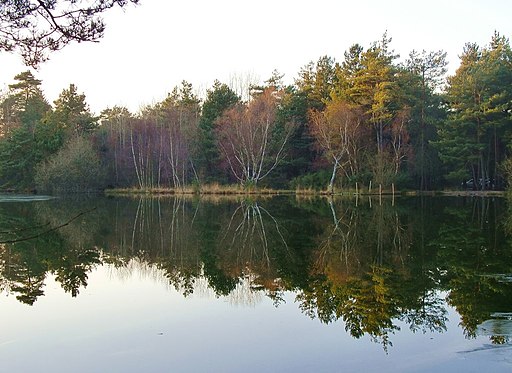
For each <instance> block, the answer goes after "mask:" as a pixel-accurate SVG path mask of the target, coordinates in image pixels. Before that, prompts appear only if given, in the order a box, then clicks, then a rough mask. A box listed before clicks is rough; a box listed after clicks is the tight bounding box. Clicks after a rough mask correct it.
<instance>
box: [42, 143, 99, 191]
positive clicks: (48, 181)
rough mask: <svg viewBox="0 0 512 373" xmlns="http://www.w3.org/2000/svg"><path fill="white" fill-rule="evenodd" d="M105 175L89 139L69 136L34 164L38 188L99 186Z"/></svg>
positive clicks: (64, 188) (91, 188) (78, 189)
mask: <svg viewBox="0 0 512 373" xmlns="http://www.w3.org/2000/svg"><path fill="white" fill-rule="evenodd" d="M104 179H105V178H104V175H103V172H102V170H101V167H100V160H99V157H98V155H97V154H96V152H95V151H94V149H93V147H92V144H91V143H90V141H89V140H87V139H86V138H83V137H75V138H73V139H71V140H70V141H69V142H68V143H67V144H66V145H65V146H64V147H63V148H62V149H61V150H59V152H57V153H56V154H55V155H53V156H52V157H51V158H50V159H49V160H48V161H46V162H42V163H40V164H39V165H38V166H37V167H36V175H35V181H36V186H37V189H38V190H40V191H45V192H57V193H59V192H60V193H62V192H87V191H95V190H99V189H101V188H102V187H103V186H104V185H103V184H104Z"/></svg>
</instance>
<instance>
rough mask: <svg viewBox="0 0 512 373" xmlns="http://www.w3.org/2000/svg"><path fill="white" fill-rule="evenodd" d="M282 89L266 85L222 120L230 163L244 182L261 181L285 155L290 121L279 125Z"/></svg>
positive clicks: (221, 134)
mask: <svg viewBox="0 0 512 373" xmlns="http://www.w3.org/2000/svg"><path fill="white" fill-rule="evenodd" d="M279 100H280V92H279V91H276V90H275V89H273V88H266V89H264V90H263V92H262V93H261V94H259V95H258V96H256V97H255V98H253V99H252V100H251V101H250V102H249V103H248V104H238V105H236V106H234V107H233V108H232V109H229V110H227V111H226V112H225V113H224V114H223V115H222V117H221V118H220V119H219V120H218V122H217V123H218V126H217V136H218V140H219V146H220V149H221V152H222V155H223V158H224V160H225V162H226V164H227V167H228V168H229V170H230V171H231V173H232V175H233V177H234V178H235V179H236V180H237V181H238V182H240V184H243V185H254V186H255V185H257V184H258V182H259V181H260V180H262V179H263V178H265V177H266V176H267V175H268V174H270V173H271V172H272V171H273V170H274V169H275V167H276V166H277V165H278V164H279V162H280V161H281V160H282V159H283V157H284V148H285V145H286V142H287V141H288V138H289V134H290V131H289V128H290V125H289V124H286V125H284V126H278V125H277V123H276V112H277V109H278V105H279Z"/></svg>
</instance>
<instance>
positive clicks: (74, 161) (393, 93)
mask: <svg viewBox="0 0 512 373" xmlns="http://www.w3.org/2000/svg"><path fill="white" fill-rule="evenodd" d="M390 43H391V38H389V37H388V36H387V34H384V35H383V36H382V38H381V40H378V41H376V42H374V43H372V44H371V45H370V46H369V47H367V48H364V47H363V46H361V45H359V44H354V45H353V46H351V47H350V48H349V49H348V50H347V51H346V52H345V53H344V56H343V59H342V60H341V61H336V59H335V58H332V57H329V56H323V57H320V58H319V59H318V61H316V62H310V63H308V64H307V65H305V66H304V67H302V68H301V69H300V71H299V72H298V74H297V77H296V79H295V81H294V83H293V84H290V85H285V84H284V83H283V79H282V78H283V76H282V75H281V74H279V73H278V72H277V71H275V72H274V73H273V74H272V76H271V77H270V78H269V79H268V80H266V81H265V82H264V83H263V84H262V85H259V86H254V85H253V86H250V87H248V89H249V92H250V94H249V95H248V98H242V97H241V96H240V95H239V94H237V93H236V92H235V89H234V88H233V87H230V86H228V85H227V84H224V83H221V82H219V81H216V82H215V83H214V84H213V86H212V87H210V88H209V89H208V90H207V92H206V95H205V97H204V99H200V98H199V97H198V96H197V95H196V94H195V93H194V89H193V86H192V85H191V84H190V83H188V82H186V81H183V82H182V83H181V85H179V86H177V87H175V88H174V89H173V90H172V92H171V93H169V94H168V96H167V97H166V98H165V99H164V100H162V101H161V102H158V103H156V104H154V105H150V106H146V107H144V108H143V109H141V110H140V111H139V112H138V113H131V112H130V111H129V110H128V109H126V108H124V107H113V108H107V109H105V110H103V111H102V112H101V114H100V115H99V116H95V115H94V114H93V113H91V111H90V109H89V108H88V105H87V103H86V98H85V96H84V95H83V94H81V93H79V91H78V89H77V87H76V86H75V85H73V84H71V85H70V86H69V87H68V88H66V89H64V90H63V91H62V93H61V94H60V96H59V98H58V99H57V100H55V101H54V103H53V106H52V105H50V104H49V102H48V101H47V100H46V98H45V97H44V94H43V92H42V91H41V89H40V85H41V81H40V80H38V79H37V78H36V77H34V75H33V74H32V73H31V72H30V71H26V72H22V73H20V74H18V75H17V76H15V77H14V80H15V83H13V84H11V85H10V86H9V90H8V91H7V92H6V93H5V94H4V95H3V96H2V98H1V100H0V105H1V111H0V185H1V186H2V187H3V188H4V189H5V188H12V189H17V190H32V189H37V190H41V191H50V192H69V191H84V190H97V189H102V188H105V187H137V188H141V189H147V188H169V187H171V188H175V189H183V188H185V187H190V186H194V187H197V188H201V187H203V186H204V185H207V184H234V183H236V184H240V185H242V186H244V187H255V186H265V187H274V188H292V189H293V188H313V189H323V190H326V189H327V190H330V191H334V190H340V189H343V188H354V187H355V186H356V185H357V184H359V185H370V184H371V183H373V185H381V186H382V187H384V188H386V187H390V186H391V185H396V186H397V187H398V188H401V189H415V190H433V189H440V188H444V187H460V186H461V185H463V186H466V187H470V188H475V189H484V188H492V187H504V186H505V182H506V176H507V174H508V173H507V170H511V169H512V165H511V164H510V161H509V160H508V158H507V157H508V154H509V152H510V146H511V144H512V143H511V135H512V126H511V110H512V51H511V48H510V42H509V40H508V39H507V38H505V37H504V36H501V35H500V34H498V33H495V34H494V35H493V36H492V38H491V41H490V43H489V44H488V45H485V46H483V47H481V46H478V45H476V44H472V43H468V44H466V46H465V47H464V49H463V52H462V54H461V56H460V60H461V64H460V66H459V68H458V69H457V70H456V72H455V74H454V75H453V76H449V77H448V78H446V79H445V75H446V66H447V62H446V53H444V52H443V51H434V52H425V51H423V52H416V51H413V52H411V53H410V54H409V56H408V58H406V59H405V60H404V61H403V62H399V60H398V58H399V56H398V54H396V53H395V52H394V51H393V50H392V48H391V45H390ZM466 182H467V184H466Z"/></svg>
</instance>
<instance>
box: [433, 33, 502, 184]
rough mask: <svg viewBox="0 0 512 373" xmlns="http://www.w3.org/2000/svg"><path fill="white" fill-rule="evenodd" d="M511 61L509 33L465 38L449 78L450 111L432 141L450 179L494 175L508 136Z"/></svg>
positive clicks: (481, 177)
mask: <svg viewBox="0 0 512 373" xmlns="http://www.w3.org/2000/svg"><path fill="white" fill-rule="evenodd" d="M511 61H512V50H511V48H510V44H509V41H508V39H506V38H504V37H502V36H500V35H499V34H495V35H494V36H493V38H492V40H491V43H490V44H489V46H486V47H484V48H481V47H479V46H478V45H476V44H472V43H468V44H466V46H465V48H464V52H463V54H462V55H461V65H460V67H459V68H458V69H457V71H456V73H455V75H454V76H451V77H449V78H448V87H447V96H448V100H449V104H450V115H449V117H448V121H446V123H444V124H443V125H442V126H439V140H438V141H437V146H438V149H439V152H440V156H441V159H442V160H443V162H444V163H445V165H446V166H447V167H448V168H449V173H448V174H447V179H448V180H450V181H452V182H453V183H459V182H460V181H463V180H465V179H466V178H468V177H473V179H474V180H475V181H478V180H481V179H487V178H492V179H499V169H498V165H499V164H500V162H502V161H503V159H504V158H505V156H506V152H505V150H506V146H509V145H510V139H511V138H512V131H511V130H510V128H511V124H512V122H511V121H512V118H511V115H510V113H511V110H512V106H511V102H512V89H511V86H512V64H511ZM475 186H478V183H477V182H475ZM479 187H485V183H482V184H481V185H479Z"/></svg>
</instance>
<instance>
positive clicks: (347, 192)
mask: <svg viewBox="0 0 512 373" xmlns="http://www.w3.org/2000/svg"><path fill="white" fill-rule="evenodd" d="M105 194H106V195H109V196H134V195H148V196H150V195H151V196H174V195H179V196H187V195H188V196H194V195H215V196H255V195H257V196H277V195H298V196H329V195H336V196H354V195H356V194H358V195H360V196H370V195H371V196H378V195H382V196H393V195H394V196H461V197H470V196H475V197H493V196H496V197H503V196H505V194H506V192H505V191H494V190H484V191H473V190H442V191H426V192H420V191H410V190H406V191H399V190H392V189H382V190H380V189H373V190H367V189H355V188H350V189H349V188H347V189H335V190H334V191H333V192H331V191H328V190H317V189H312V188H297V189H295V190H291V189H272V188H258V187H251V188H244V187H242V186H240V185H220V184H212V185H202V186H200V187H198V186H186V187H184V188H144V189H141V188H117V189H107V190H105Z"/></svg>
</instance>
